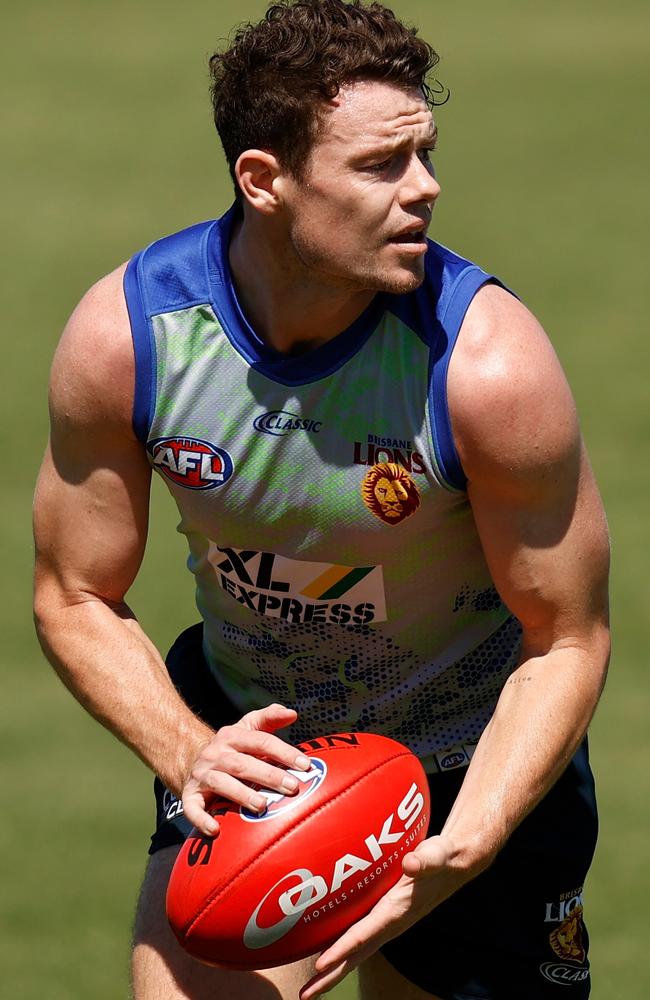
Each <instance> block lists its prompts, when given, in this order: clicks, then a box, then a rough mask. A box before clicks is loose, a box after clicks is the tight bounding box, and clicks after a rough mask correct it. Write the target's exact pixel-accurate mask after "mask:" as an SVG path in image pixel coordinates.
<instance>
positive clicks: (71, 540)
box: [34, 268, 300, 833]
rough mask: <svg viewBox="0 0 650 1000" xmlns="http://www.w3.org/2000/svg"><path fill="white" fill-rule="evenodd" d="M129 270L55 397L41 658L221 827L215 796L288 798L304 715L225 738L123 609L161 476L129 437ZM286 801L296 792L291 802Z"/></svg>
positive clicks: (60, 359)
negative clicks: (176, 683) (292, 728)
mask: <svg viewBox="0 0 650 1000" xmlns="http://www.w3.org/2000/svg"><path fill="white" fill-rule="evenodd" d="M123 273H124V268H120V269H118V270H117V271H115V272H114V273H113V274H111V275H109V276H108V277H107V278H104V279H103V280H102V281H100V282H99V283H98V284H97V285H96V286H95V287H94V288H93V289H91V291H90V292H89V293H88V294H87V295H86V296H85V298H84V299H83V300H82V302H81V303H80V305H79V306H78V307H77V309H76V310H75V312H74V313H73V315H72V317H71V319H70V321H69V323H68V325H67V326H66V329H65V331H64V334H63V337H62V338H61V342H60V344H59V347H58V349H57V352H56V355H55V358H54V363H53V367H52V377H51V384H50V415H51V434H50V442H49V444H48V448H47V451H46V454H45V457H44V460H43V465H42V467H41V472H40V475H39V479H38V485H37V489H36V499H35V510H34V531H35V541H36V572H35V604H34V607H35V619H36V628H37V632H38V637H39V640H40V642H41V645H42V647H43V650H44V652H45V654H46V656H47V657H48V659H49V660H50V662H51V663H52V665H53V666H54V668H55V669H56V671H57V672H58V674H59V676H60V677H61V679H62V680H63V682H64V684H66V686H67V687H68V688H69V689H70V690H71V691H72V693H73V694H74V695H75V697H76V698H77V699H78V700H79V701H80V702H81V704H82V705H83V706H84V707H85V708H86V709H87V710H88V711H89V712H90V713H91V714H92V715H93V716H94V717H95V718H96V719H98V721H100V722H101V723H102V724H103V725H104V726H106V727H107V728H108V729H110V730H111V731H112V732H113V733H114V734H115V735H116V736H117V737H118V738H119V739H120V740H122V742H124V743H126V744H127V745H128V746H130V747H131V749H132V750H134V751H135V753H136V754H137V755H138V756H139V757H140V758H141V759H142V760H143V761H144V762H145V763H146V764H147V765H148V766H149V767H150V768H151V769H152V770H153V771H155V773H156V774H158V775H159V776H160V778H161V779H162V781H163V782H164V783H165V784H166V785H167V787H168V788H170V789H172V791H174V792H176V793H177V794H180V793H181V792H182V791H183V790H184V795H183V803H184V806H185V812H186V814H187V816H188V819H189V820H190V821H191V822H193V823H195V824H196V825H197V826H199V827H200V828H201V829H202V831H203V832H205V833H213V832H214V831H215V829H216V823H215V821H214V820H213V819H212V818H211V817H209V816H208V814H207V813H206V812H205V808H204V806H205V794H206V793H207V792H210V791H214V792H217V793H218V794H220V795H224V796H226V797H227V798H231V799H233V800H234V801H236V802H239V803H241V804H246V805H250V804H251V798H252V797H254V793H252V792H251V789H250V787H249V786H248V785H246V784H242V781H241V780H239V779H242V780H243V781H246V782H249V781H254V782H257V783H259V784H260V785H262V786H266V787H271V788H274V789H277V790H280V789H281V788H282V782H283V781H284V780H285V779H286V777H287V775H286V774H285V772H284V771H282V770H279V769H278V768H276V767H274V766H272V764H270V763H268V762H267V761H270V760H273V761H276V762H277V763H279V764H282V765H284V766H285V767H295V766H300V765H297V761H296V751H295V750H294V749H293V748H292V747H290V746H289V745H288V744H286V743H284V742H283V741H282V740H281V739H279V738H278V737H276V736H274V735H272V732H273V730H275V729H279V728H282V727H284V726H287V725H289V724H290V723H291V722H293V721H294V720H295V718H296V713H295V712H293V711H291V710H289V709H286V708H283V707H282V706H278V705H275V706H270V707H269V708H267V709H263V710H261V711H260V712H251V713H249V714H248V715H247V716H244V718H243V719H242V720H241V722H240V723H238V724H237V725H236V726H228V727H224V729H222V730H220V731H219V733H218V734H215V733H214V732H213V731H212V730H211V729H210V728H209V727H208V726H206V725H205V723H203V722H202V721H201V720H200V719H198V718H197V717H196V716H195V715H194V714H193V713H192V712H191V711H190V709H189V708H188V707H187V706H186V705H185V703H184V702H183V701H182V699H181V698H180V696H179V695H178V694H177V692H176V690H175V688H174V687H173V685H172V683H171V681H170V679H169V676H168V674H167V670H166V668H165V665H164V663H163V661H162V658H161V656H160V654H159V653H158V651H157V650H156V648H155V646H154V645H153V643H152V642H151V641H150V640H149V639H148V637H147V636H146V635H145V633H144V632H143V631H142V629H141V628H140V626H139V624H138V622H137V620H136V618H135V616H134V615H133V613H132V611H131V610H130V609H129V607H128V606H127V604H126V602H125V594H126V592H127V591H128V589H129V587H130V586H131V584H132V583H133V580H134V579H135V576H136V574H137V572H138V569H139V567H140V563H141V561H142V557H143V554H144V547H145V542H146V534H147V522H148V510H149V486H150V468H149V463H148V461H147V457H146V454H145V450H144V448H143V447H142V445H141V443H140V442H139V441H138V440H137V439H136V437H135V435H134V433H133V430H132V427H131V413H132V406H133V385H134V359H133V348H132V343H131V336H130V329H129V321H128V315H127V310H126V303H125V301H124V294H123V291H122V278H123ZM285 791H286V789H285Z"/></svg>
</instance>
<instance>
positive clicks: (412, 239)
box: [388, 224, 427, 253]
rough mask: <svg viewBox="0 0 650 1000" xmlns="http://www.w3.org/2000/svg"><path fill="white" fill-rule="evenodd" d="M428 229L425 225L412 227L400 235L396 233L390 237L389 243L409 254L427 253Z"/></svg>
mask: <svg viewBox="0 0 650 1000" xmlns="http://www.w3.org/2000/svg"><path fill="white" fill-rule="evenodd" d="M426 228H427V227H426V226H425V225H424V224H420V225H418V226H410V227H408V228H406V229H403V230H402V231H401V232H399V233H395V235H394V236H389V238H388V243H392V244H393V245H394V246H398V247H400V248H401V249H402V250H404V251H407V252H411V253H426V251H427V235H426Z"/></svg>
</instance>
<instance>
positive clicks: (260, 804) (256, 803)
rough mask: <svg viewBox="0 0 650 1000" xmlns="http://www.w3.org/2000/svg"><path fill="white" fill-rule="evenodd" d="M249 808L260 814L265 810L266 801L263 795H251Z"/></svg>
mask: <svg viewBox="0 0 650 1000" xmlns="http://www.w3.org/2000/svg"><path fill="white" fill-rule="evenodd" d="M250 807H251V809H254V810H255V812H262V811H263V810H264V809H266V799H265V798H264V796H263V795H253V796H252V798H251V800H250Z"/></svg>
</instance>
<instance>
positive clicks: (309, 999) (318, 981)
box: [298, 962, 356, 1000]
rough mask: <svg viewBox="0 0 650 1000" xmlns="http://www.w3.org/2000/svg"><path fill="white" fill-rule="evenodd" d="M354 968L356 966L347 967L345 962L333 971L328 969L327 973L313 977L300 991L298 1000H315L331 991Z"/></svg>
mask: <svg viewBox="0 0 650 1000" xmlns="http://www.w3.org/2000/svg"><path fill="white" fill-rule="evenodd" d="M354 968H356V966H348V964H347V962H341V964H340V965H338V966H337V967H336V968H335V969H330V970H329V972H327V973H320V974H319V975H317V976H313V977H312V978H311V979H310V980H309V982H308V983H305V985H304V986H303V988H302V989H301V990H300V993H299V994H298V996H299V997H300V1000H315V998H316V997H319V996H321V995H322V994H323V993H326V992H327V991H328V990H331V989H332V988H333V987H334V986H336V985H337V984H338V983H340V982H341V980H343V979H345V977H346V976H347V975H348V973H350V972H352V970H353V969H354Z"/></svg>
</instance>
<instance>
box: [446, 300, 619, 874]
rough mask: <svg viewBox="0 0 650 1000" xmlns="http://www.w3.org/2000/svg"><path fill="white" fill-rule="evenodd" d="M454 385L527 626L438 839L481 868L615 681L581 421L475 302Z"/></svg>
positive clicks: (490, 551) (502, 567)
mask: <svg viewBox="0 0 650 1000" xmlns="http://www.w3.org/2000/svg"><path fill="white" fill-rule="evenodd" d="M458 351H459V353H458V356H457V357H455V359H454V363H453V367H452V368H451V369H450V377H449V401H450V408H451V412H452V420H453V425H454V433H455V438H456V442H457V445H458V448H459V452H460V456H461V460H462V462H463V467H464V469H465V471H466V474H467V477H468V494H469V498H470V501H471V504H472V508H473V511H474V517H475V520H476V525H477V528H478V532H479V535H480V538H481V543H482V546H483V550H484V552H485V556H486V559H487V562H488V565H489V567H490V570H491V573H492V576H493V579H494V581H495V584H496V586H497V589H498V590H499V592H500V594H501V596H502V598H503V600H504V601H505V603H506V604H507V605H508V607H509V608H510V610H511V611H512V612H513V613H514V614H515V615H516V616H517V617H518V618H519V620H520V621H521V623H522V626H523V647H522V657H521V662H520V665H519V667H518V669H517V670H516V671H515V672H514V673H513V675H512V677H511V678H510V680H509V681H508V683H507V684H506V685H505V688H504V690H503V692H502V694H501V697H500V699H499V702H498V704H497V708H496V711H495V713H494V716H493V718H492V720H491V721H490V723H489V725H488V727H487V729H486V730H485V732H484V734H483V736H482V738H481V741H480V743H479V746H478V748H477V751H476V754H475V757H474V759H473V761H472V765H471V766H470V768H469V770H468V773H467V776H466V779H465V781H464V783H463V786H462V789H461V792H460V795H459V796H458V799H457V802H456V804H455V806H454V808H453V810H452V813H451V815H450V817H449V819H448V821H447V824H446V825H445V829H444V831H443V833H444V834H445V835H446V836H448V837H449V838H450V842H451V843H452V844H453V845H454V850H456V851H458V862H459V864H460V865H461V867H464V866H467V869H468V871H470V872H474V871H475V869H476V868H479V869H480V868H481V867H484V865H485V864H486V863H488V862H489V861H490V860H491V858H492V857H493V856H494V853H495V852H496V851H497V850H499V849H500V847H502V846H503V844H504V843H505V841H506V840H507V838H508V837H509V835H510V834H511V833H512V831H513V829H514V828H515V826H516V825H517V824H518V823H519V822H520V821H521V820H522V819H523V818H524V816H525V815H526V814H527V813H528V812H529V811H530V810H531V809H532V808H533V806H534V805H535V804H536V802H537V801H539V799H540V798H541V797H542V796H543V795H544V794H545V793H546V792H547V791H548V789H549V788H550V787H551V785H552V784H553V783H554V781H555V780H556V779H557V778H558V777H559V775H560V774H561V772H562V771H563V769H564V767H565V766H566V764H567V763H568V761H569V760H570V758H571V756H572V755H573V753H574V752H575V750H576V748H577V746H578V745H579V743H580V741H581V740H582V738H583V736H584V734H585V731H586V729H587V726H588V724H589V721H590V719H591V716H592V714H593V712H594V710H595V707H596V703H597V701H598V697H599V695H600V692H601V689H602V686H603V683H604V680H605V673H606V669H607V662H608V656H609V633H608V619H607V572H608V565H609V545H608V536H607V527H606V523H605V517H604V514H603V510H602V506H601V502H600V498H599V495H598V491H597V488H596V485H595V483H594V479H593V475H592V472H591V468H590V466H589V462H588V459H587V456H586V454H585V449H584V445H583V444H582V441H581V437H580V432H579V428H578V423H577V418H576V414H575V407H574V404H573V400H572V398H571V394H570V392H569V389H568V386H567V384H566V381H565V378H564V375H563V373H562V370H561V368H560V365H559V363H558V361H557V358H556V357H555V354H554V352H553V350H552V348H551V346H550V344H549V342H548V340H547V339H546V336H545V335H544V333H543V331H542V330H541V328H540V327H539V324H538V323H537V322H536V321H535V319H534V318H533V317H532V316H531V315H530V313H529V312H528V311H527V310H526V309H525V308H524V307H523V306H522V305H521V304H520V303H519V302H517V300H515V299H514V298H512V297H511V296H510V295H508V294H507V293H506V292H504V291H503V290H502V289H499V288H497V287H494V286H488V287H487V288H485V289H483V290H482V292H480V293H479V295H478V296H477V298H476V300H475V302H474V303H473V306H472V308H471V310H470V312H469V313H468V316H467V319H466V321H465V324H464V327H463V332H462V339H461V340H460V342H459V345H458Z"/></svg>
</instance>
